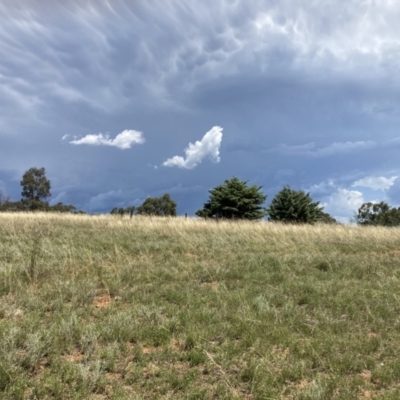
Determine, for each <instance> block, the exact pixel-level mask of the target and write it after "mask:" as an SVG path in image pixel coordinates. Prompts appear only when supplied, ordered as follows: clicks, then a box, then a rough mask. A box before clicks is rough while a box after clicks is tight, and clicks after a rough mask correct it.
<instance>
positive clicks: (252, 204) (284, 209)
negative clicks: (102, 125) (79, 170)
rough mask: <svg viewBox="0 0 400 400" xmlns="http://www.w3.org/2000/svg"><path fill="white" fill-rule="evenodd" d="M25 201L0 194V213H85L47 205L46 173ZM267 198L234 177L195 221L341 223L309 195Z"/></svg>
mask: <svg viewBox="0 0 400 400" xmlns="http://www.w3.org/2000/svg"><path fill="white" fill-rule="evenodd" d="M20 184H21V187H22V193H21V195H22V198H21V200H19V201H11V200H10V198H9V197H7V196H5V195H3V194H2V193H1V192H0V211H53V212H69V213H84V211H78V210H77V209H76V207H75V206H73V205H70V204H69V205H67V204H63V203H62V202H59V203H57V204H55V205H52V206H51V205H50V204H49V203H48V201H47V200H46V199H47V198H48V197H50V196H51V192H50V190H51V183H50V180H49V179H47V177H46V170H45V169H44V168H36V167H34V168H30V169H29V170H28V171H26V172H25V173H24V175H23V176H22V180H21V182H20ZM266 199H267V195H265V194H264V193H263V192H262V186H256V185H253V186H249V185H248V181H241V180H240V179H238V178H236V177H233V178H231V179H227V180H225V181H224V183H223V184H221V185H219V186H217V187H215V188H214V189H211V190H209V198H208V200H207V201H206V203H204V206H203V208H202V209H200V210H198V211H196V215H197V216H198V217H202V218H209V219H216V220H218V219H228V220H232V219H234V220H260V219H262V218H264V217H267V218H268V220H270V221H276V222H285V223H301V224H312V223H316V222H323V223H333V224H334V223H337V221H336V220H335V219H334V218H333V217H332V216H330V215H329V214H328V213H325V212H324V211H323V207H322V206H321V205H320V202H319V201H313V199H312V198H311V196H310V194H309V193H305V192H304V191H302V190H293V189H291V188H290V186H288V185H287V186H284V187H283V189H282V190H280V191H279V192H278V193H277V194H276V195H275V197H274V198H273V199H272V201H271V203H270V205H269V207H264V203H265V201H266ZM176 207H177V204H176V202H175V201H174V200H172V198H171V196H170V195H169V194H168V193H165V194H164V195H163V196H161V197H148V198H147V199H146V200H145V201H144V202H143V203H142V204H141V205H140V206H137V207H136V206H129V207H125V208H123V207H115V208H113V209H112V210H111V211H110V214H112V215H120V216H121V217H122V216H124V215H130V217H132V216H133V215H147V216H171V217H174V216H176ZM354 221H355V222H356V223H357V224H358V225H372V226H400V207H399V208H395V207H391V206H389V205H388V204H387V203H385V202H383V201H382V202H380V203H371V202H369V203H363V204H362V205H361V207H360V208H359V209H358V213H357V214H356V215H355V217H354Z"/></svg>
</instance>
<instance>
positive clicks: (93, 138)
mask: <svg viewBox="0 0 400 400" xmlns="http://www.w3.org/2000/svg"><path fill="white" fill-rule="evenodd" d="M64 138H65V135H64V136H63V139H64ZM144 142H145V139H144V137H143V134H142V132H138V131H133V130H125V131H123V132H121V133H119V134H118V135H117V136H116V137H115V139H111V138H110V136H109V135H103V134H102V133H99V134H98V135H94V134H91V135H86V136H84V137H83V138H81V139H75V140H72V141H71V142H69V143H71V144H74V145H81V144H87V145H89V146H114V147H118V148H119V149H130V148H131V147H132V146H133V145H134V144H142V143H144Z"/></svg>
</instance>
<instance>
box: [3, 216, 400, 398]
mask: <svg viewBox="0 0 400 400" xmlns="http://www.w3.org/2000/svg"><path fill="white" fill-rule="evenodd" d="M399 255H400V229H395V228H375V227H362V228H360V227H350V226H341V225H335V226H332V225H314V226H295V225H279V224H272V223H267V222H241V221H239V222H228V221H220V222H218V223H216V222H213V221H204V220H199V219H190V218H189V219H187V220H186V219H184V218H148V217H138V216H135V217H134V218H132V219H129V218H127V217H125V218H122V219H121V218H120V217H113V216H104V215H101V216H86V215H56V214H29V213H21V214H18V213H15V214H14V213H9V214H7V213H2V214H0V398H4V399H50V398H56V399H64V398H65V399H86V398H93V399H95V398H96V399H132V398H133V399H153V398H165V399H167V398H174V399H175V398H182V399H215V398H222V399H223V398H226V399H232V398H243V399H359V398H370V399H372V398H380V399H398V398H400V378H399V377H400V361H399V358H398V354H399V351H400V319H399V315H400V295H399V293H400V269H399V267H400V261H399Z"/></svg>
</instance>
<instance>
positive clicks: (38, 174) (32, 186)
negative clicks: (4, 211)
mask: <svg viewBox="0 0 400 400" xmlns="http://www.w3.org/2000/svg"><path fill="white" fill-rule="evenodd" d="M21 186H22V200H21V202H22V203H23V204H24V207H25V208H26V209H27V210H31V211H33V210H43V209H46V208H48V203H47V202H46V201H45V199H46V198H47V197H50V196H51V193H50V188H51V185H50V181H49V180H48V179H47V178H46V170H45V169H44V168H30V169H29V170H28V171H26V172H25V173H24V175H23V176H22V180H21Z"/></svg>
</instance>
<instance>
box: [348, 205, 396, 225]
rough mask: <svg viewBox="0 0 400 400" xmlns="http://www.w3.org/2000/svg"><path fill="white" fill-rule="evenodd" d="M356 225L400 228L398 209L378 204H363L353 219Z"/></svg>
mask: <svg viewBox="0 0 400 400" xmlns="http://www.w3.org/2000/svg"><path fill="white" fill-rule="evenodd" d="M355 220H356V222H357V224H358V225H375V226H400V208H395V207H391V206H389V204H387V203H385V202H384V201H381V202H380V203H371V202H369V203H363V204H362V205H361V207H360V208H359V209H358V214H357V215H356V217H355Z"/></svg>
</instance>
